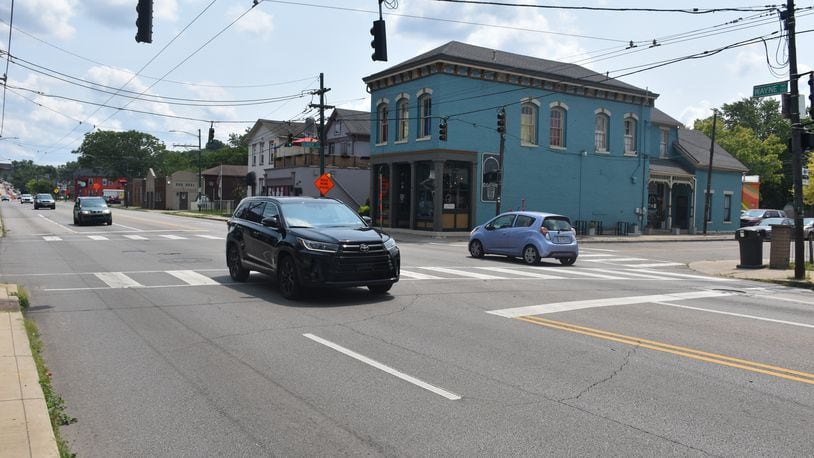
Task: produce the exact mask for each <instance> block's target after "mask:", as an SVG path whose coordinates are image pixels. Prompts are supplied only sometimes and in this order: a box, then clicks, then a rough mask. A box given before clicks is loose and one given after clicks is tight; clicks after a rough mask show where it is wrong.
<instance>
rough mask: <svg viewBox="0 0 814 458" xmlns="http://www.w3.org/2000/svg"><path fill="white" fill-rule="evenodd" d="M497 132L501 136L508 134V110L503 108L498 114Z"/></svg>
mask: <svg viewBox="0 0 814 458" xmlns="http://www.w3.org/2000/svg"><path fill="white" fill-rule="evenodd" d="M497 131H498V132H500V133H501V134H505V133H506V109H505V108H501V109H500V111H498V112H497Z"/></svg>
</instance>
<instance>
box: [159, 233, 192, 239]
mask: <svg viewBox="0 0 814 458" xmlns="http://www.w3.org/2000/svg"><path fill="white" fill-rule="evenodd" d="M161 237H164V238H165V239H170V240H186V239H187V238H186V237H181V236H180V235H173V234H162V235H161Z"/></svg>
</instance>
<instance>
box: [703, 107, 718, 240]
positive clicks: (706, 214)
mask: <svg viewBox="0 0 814 458" xmlns="http://www.w3.org/2000/svg"><path fill="white" fill-rule="evenodd" d="M717 123H718V110H712V143H711V144H710V145H709V166H708V167H707V194H706V197H705V199H704V235H707V222H708V221H709V219H710V216H712V215H711V213H710V212H711V211H712V205H711V204H712V156H713V155H714V154H715V125H716V124H717Z"/></svg>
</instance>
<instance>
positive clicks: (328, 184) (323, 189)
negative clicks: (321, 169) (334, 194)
mask: <svg viewBox="0 0 814 458" xmlns="http://www.w3.org/2000/svg"><path fill="white" fill-rule="evenodd" d="M314 186H316V187H317V189H318V190H319V195H321V196H323V197H325V194H328V191H330V190H331V189H333V187H334V180H332V179H331V174H330V173H323V174H322V175H320V177H319V178H317V179H316V180H315V181H314Z"/></svg>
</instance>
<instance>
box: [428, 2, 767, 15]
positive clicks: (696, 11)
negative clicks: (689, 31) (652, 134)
mask: <svg viewBox="0 0 814 458" xmlns="http://www.w3.org/2000/svg"><path fill="white" fill-rule="evenodd" d="M435 1H436V2H444V3H468V4H475V5H488V6H512V7H519V8H538V9H556V10H583V11H613V12H643V13H686V14H709V13H720V12H735V11H739V12H754V11H768V10H770V9H775V8H777V7H776V6H774V5H765V6H750V7H741V8H709V9H701V8H691V9H687V8H683V9H682V8H611V7H601V6H561V5H557V6H555V5H530V4H527V3H501V2H494V1H485V0H435Z"/></svg>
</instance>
